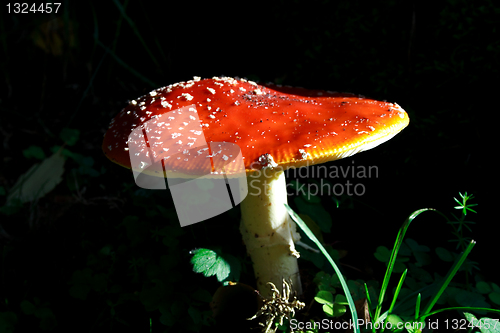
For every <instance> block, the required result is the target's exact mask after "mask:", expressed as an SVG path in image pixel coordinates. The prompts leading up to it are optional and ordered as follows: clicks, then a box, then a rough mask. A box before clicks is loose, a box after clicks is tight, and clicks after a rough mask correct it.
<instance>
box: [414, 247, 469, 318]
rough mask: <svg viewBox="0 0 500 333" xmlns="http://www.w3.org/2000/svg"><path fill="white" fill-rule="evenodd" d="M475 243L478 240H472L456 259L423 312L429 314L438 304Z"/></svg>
mask: <svg viewBox="0 0 500 333" xmlns="http://www.w3.org/2000/svg"><path fill="white" fill-rule="evenodd" d="M474 245H476V242H475V241H474V240H472V241H471V242H470V243H469V245H468V246H467V248H466V249H465V251H464V252H463V253H462V255H461V256H460V257H459V258H458V259H457V260H456V261H455V264H454V265H453V266H452V267H451V269H450V270H449V271H448V274H447V275H446V277H445V279H444V281H443V284H442V285H441V287H440V288H439V291H438V292H437V293H436V294H435V295H434V297H433V298H432V299H431V300H430V301H429V303H428V304H427V306H426V308H425V310H424V312H423V314H424V315H426V314H428V313H430V312H431V310H432V307H433V306H434V304H436V302H437V301H438V299H439V297H441V295H442V294H443V292H444V290H445V289H446V287H448V284H449V283H450V281H451V279H453V277H454V276H455V274H456V273H457V271H458V269H459V268H460V266H462V264H463V263H464V261H465V259H466V258H467V256H468V255H469V253H470V251H472V248H473V247H474Z"/></svg>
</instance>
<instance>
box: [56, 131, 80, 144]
mask: <svg viewBox="0 0 500 333" xmlns="http://www.w3.org/2000/svg"><path fill="white" fill-rule="evenodd" d="M79 137H80V130H77V129H71V128H66V127H65V128H63V130H62V131H61V133H60V134H59V138H60V139H61V140H63V141H64V142H65V143H66V144H67V145H68V146H73V145H74V144H75V143H76V142H77V141H78V138H79Z"/></svg>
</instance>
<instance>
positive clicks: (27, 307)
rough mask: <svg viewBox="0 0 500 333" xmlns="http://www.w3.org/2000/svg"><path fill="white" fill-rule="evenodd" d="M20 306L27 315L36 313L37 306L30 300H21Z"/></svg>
mask: <svg viewBox="0 0 500 333" xmlns="http://www.w3.org/2000/svg"><path fill="white" fill-rule="evenodd" d="M20 306H21V310H22V311H23V312H24V313H25V314H27V315H30V314H33V313H35V310H36V307H35V306H34V305H33V303H31V302H30V301H26V300H24V301H22V302H21V305H20Z"/></svg>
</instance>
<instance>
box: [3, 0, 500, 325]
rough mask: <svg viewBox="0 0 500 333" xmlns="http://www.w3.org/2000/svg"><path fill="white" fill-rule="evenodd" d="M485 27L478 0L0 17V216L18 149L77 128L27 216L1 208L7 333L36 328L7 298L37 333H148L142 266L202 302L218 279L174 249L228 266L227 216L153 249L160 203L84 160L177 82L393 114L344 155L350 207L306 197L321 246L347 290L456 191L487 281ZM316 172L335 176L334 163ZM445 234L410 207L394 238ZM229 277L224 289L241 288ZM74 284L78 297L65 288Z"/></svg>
mask: <svg viewBox="0 0 500 333" xmlns="http://www.w3.org/2000/svg"><path fill="white" fill-rule="evenodd" d="M499 18H500V7H499V6H498V4H497V3H495V2H494V1H465V0H464V1H460V0H457V1H452V0H449V1H437V2H432V5H431V4H430V3H426V2H415V1H404V2H403V1H371V2H370V3H369V4H367V3H366V2H360V1H271V2H265V1H252V2H250V1H248V2H226V3H219V2H218V3H213V2H208V1H207V2H189V1H187V2H185V3H184V4H179V3H178V2H175V3H172V4H171V3H170V2H169V1H164V2H162V3H161V4H159V3H158V2H154V3H153V2H140V1H136V0H128V1H123V0H121V1H120V0H117V1H107V2H104V1H78V2H76V1H71V2H70V1H66V2H63V3H62V5H61V7H60V9H59V13H58V14H41V13H28V14H14V13H10V14H9V13H8V12H7V7H6V6H5V4H3V5H2V8H1V9H0V19H1V21H0V29H1V30H0V34H1V45H0V55H1V56H0V59H1V60H0V61H1V63H0V68H1V70H2V80H1V86H0V133H1V138H2V140H1V141H2V142H1V144H2V154H1V155H2V156H1V158H2V159H1V164H0V186H1V187H2V196H0V200H1V201H0V203H1V204H5V201H6V197H7V195H8V193H9V189H10V188H11V187H12V186H13V184H14V183H15V181H16V180H17V179H18V177H19V176H20V175H21V174H23V173H25V172H26V171H27V170H28V169H29V168H30V167H31V166H32V165H33V164H34V163H37V162H39V161H40V160H37V159H33V158H27V157H26V156H25V155H24V154H23V150H25V149H27V148H28V147H30V146H31V145H36V146H39V147H41V148H42V149H43V151H44V152H45V154H46V156H50V155H51V149H52V148H53V147H54V146H61V145H63V141H62V140H61V139H60V132H61V131H62V129H63V128H70V129H77V130H79V139H78V141H77V142H76V144H75V145H73V146H68V145H66V146H65V148H66V149H68V150H69V151H71V152H72V153H75V154H80V155H79V156H80V158H68V159H67V162H66V165H65V174H64V176H63V181H62V182H61V183H60V184H59V185H58V186H57V187H56V188H55V189H54V190H53V191H52V192H50V193H49V194H47V195H46V196H44V197H43V198H41V199H40V200H38V201H37V202H36V203H25V204H24V205H23V206H22V207H21V208H20V209H17V210H14V211H12V210H8V209H4V210H3V211H2V214H1V215H0V219H1V223H0V226H1V228H2V229H0V232H1V235H0V236H1V238H2V239H1V242H2V267H1V274H0V279H1V281H0V283H1V285H0V288H1V289H0V296H1V297H0V311H2V312H11V313H12V312H13V313H15V314H16V317H17V324H15V325H14V326H15V327H16V329H17V331H25V329H33V328H35V329H36V328H37V327H38V325H39V323H40V321H41V320H43V318H45V317H43V316H41V317H36V316H33V314H32V313H30V312H29V311H26V310H25V308H23V306H22V304H23V303H22V302H23V301H25V300H27V301H29V302H30V303H32V304H35V303H36V300H35V298H37V299H39V305H37V306H38V307H39V308H40V307H41V308H43V307H44V308H45V309H50V311H51V312H52V313H53V314H54V317H55V319H53V318H52V317H51V318H52V319H50V320H52V322H51V323H52V326H51V325H49V324H50V323H49V324H48V327H49V328H52V329H54V330H64V329H68V328H69V327H71V325H75V323H79V325H82V327H85V328H86V330H88V331H92V330H97V331H98V330H100V329H103V327H104V330H105V331H113V330H115V329H116V330H118V329H119V330H121V331H123V330H126V329H133V328H137V327H139V328H141V329H142V331H144V330H146V329H148V328H149V319H148V318H150V317H151V318H153V322H154V325H153V327H157V326H155V325H157V324H158V317H160V315H161V313H163V312H161V311H160V313H158V306H157V305H151V304H150V303H148V301H147V297H146V296H144V295H145V294H147V293H148V292H150V293H154V291H155V289H152V288H153V287H151V288H150V289H151V290H153V291H151V290H150V289H148V288H149V287H148V286H151V285H154V283H153V282H151V281H149V280H148V277H149V276H150V275H148V274H149V273H148V272H149V271H148V269H149V268H151V265H152V264H151V263H152V262H154V261H155V260H157V259H158V258H157V257H154V256H155V255H156V256H159V254H158V253H163V252H165V253H175V255H176V256H177V257H178V258H179V261H178V262H176V265H177V266H176V267H177V268H175V270H176V274H178V275H179V276H180V277H181V278H177V279H174V282H175V283H177V284H178V285H179V288H180V289H179V290H182V287H181V286H184V287H185V288H187V289H189V288H191V287H193V286H197V285H200V284H203V289H204V290H206V291H208V292H210V293H213V292H214V290H215V289H216V288H217V286H218V284H217V283H216V281H215V279H214V278H203V277H202V276H201V275H200V274H195V273H193V272H192V271H191V270H190V266H189V258H190V256H189V254H188V251H189V250H191V249H194V248H196V247H203V246H220V247H222V249H223V250H224V249H227V251H228V252H231V251H235V253H239V254H240V255H241V257H242V258H243V257H244V249H243V248H242V247H241V243H240V242H239V237H238V236H236V235H238V233H237V232H238V231H237V229H238V227H237V225H238V223H239V217H238V214H239V212H238V210H234V211H231V212H229V213H226V214H224V215H221V216H220V217H216V218H213V219H211V220H209V221H205V222H203V223H200V224H199V225H196V226H192V227H188V228H184V229H183V230H182V231H183V232H184V235H183V236H179V239H181V240H182V241H181V242H179V244H173V243H175V242H176V241H175V240H174V238H175V237H174V238H168V235H161V236H160V238H162V237H163V240H164V243H169V242H170V243H169V245H167V247H163V248H162V247H161V246H163V245H162V244H160V245H161V246H159V245H158V244H156V243H155V244H156V245H155V244H152V242H153V241H152V240H151V239H150V238H149V237H150V235H151V230H155V228H156V229H157V230H158V229H160V230H161V228H163V227H164V225H169V226H170V227H171V228H172V229H168V230H173V229H174V228H176V227H178V222H177V221H176V217H175V210H173V205H172V201H171V198H170V197H169V194H168V193H144V191H138V189H137V188H135V185H134V183H133V178H132V175H131V174H130V172H129V171H128V170H126V169H124V168H121V167H119V166H117V165H115V164H113V163H111V162H110V161H108V160H107V159H106V157H105V156H104V155H103V153H102V151H101V143H102V137H103V135H104V133H105V131H106V129H107V126H108V124H109V122H110V120H111V119H112V118H113V117H114V116H115V115H116V114H117V113H118V112H119V111H120V109H121V108H122V107H123V106H124V105H125V104H126V101H127V100H129V99H133V98H136V97H138V96H140V95H143V94H145V93H147V92H149V91H150V90H152V89H153V88H156V87H160V86H163V85H168V84H171V83H175V82H178V81H186V80H189V79H191V78H192V77H193V76H201V77H202V78H206V77H212V76H221V75H226V76H239V77H247V78H249V79H252V80H255V81H260V82H275V83H281V84H287V85H292V86H302V87H306V88H315V89H324V90H334V91H345V92H353V93H360V94H363V95H365V96H368V97H371V98H375V99H381V100H388V101H390V102H397V103H398V104H399V105H401V106H402V107H403V108H404V109H405V110H406V111H407V112H408V113H409V116H410V125H409V127H408V128H406V129H405V130H403V131H402V132H401V133H400V134H399V135H397V136H396V137H395V138H393V139H392V140H391V141H389V142H387V143H385V144H383V145H382V146H380V147H377V148H376V149H373V150H371V151H368V152H364V153H362V154H360V155H356V156H354V157H353V158H352V159H354V161H355V163H356V165H365V166H370V165H376V166H378V169H379V177H378V178H376V179H369V180H366V181H365V180H363V183H364V184H365V185H366V194H365V195H364V196H362V197H354V198H351V199H349V200H348V199H346V198H344V201H343V202H348V203H349V204H350V206H349V205H346V206H342V205H341V207H340V208H339V209H336V208H335V207H334V204H333V201H332V200H331V198H329V197H328V196H324V197H322V198H321V200H322V205H323V206H324V207H325V208H326V209H327V210H328V211H329V212H330V214H331V216H332V219H333V228H332V233H331V234H329V235H327V236H325V238H326V240H327V241H328V243H330V244H333V246H334V248H337V249H342V250H347V251H348V252H347V253H348V255H347V256H346V257H345V260H346V262H347V263H349V264H350V265H354V266H356V267H359V268H360V269H361V270H365V269H366V272H365V273H364V274H365V275H363V276H361V278H376V279H380V280H381V279H382V277H383V271H384V266H383V264H381V263H379V262H377V261H375V260H374V258H373V255H372V254H373V253H374V252H375V249H376V247H377V246H379V245H385V246H387V247H391V246H392V244H393V242H394V239H395V236H396V234H397V230H398V229H399V227H400V225H401V224H402V223H403V221H404V219H405V218H406V217H407V216H408V215H409V214H410V213H412V212H413V211H414V210H416V209H419V208H425V207H433V208H436V209H439V210H441V211H442V212H443V213H445V214H446V215H448V216H449V217H450V218H451V213H452V212H453V211H454V210H453V206H455V205H456V203H455V201H454V200H453V197H456V198H458V193H459V192H462V193H464V192H465V191H467V193H469V194H474V196H475V199H474V200H473V202H475V203H478V204H479V205H478V206H477V207H476V208H477V211H478V214H471V216H470V220H472V221H475V222H476V223H477V224H476V225H475V226H473V232H472V234H470V236H471V237H473V238H474V239H475V240H476V241H477V245H476V247H475V248H474V250H473V253H472V254H471V258H472V259H473V260H474V261H476V262H478V263H479V266H480V268H481V273H482V274H484V275H485V276H486V278H487V280H488V281H493V282H497V283H498V282H500V281H498V276H497V275H496V274H495V268H496V264H493V263H494V262H496V261H497V254H498V250H497V248H496V246H495V242H496V238H497V237H496V235H495V234H494V231H493V230H494V229H493V228H494V226H495V224H496V222H497V221H496V220H495V219H494V218H492V215H486V214H487V208H488V205H487V204H486V200H487V197H488V196H489V195H490V196H491V192H489V193H488V192H487V189H488V188H490V187H491V186H492V185H491V183H492V182H493V181H494V180H495V179H496V177H494V176H493V175H495V176H496V172H495V173H490V171H489V170H490V169H489V168H487V167H486V162H485V161H488V162H487V163H488V164H489V165H491V163H493V162H492V159H491V158H489V159H488V158H487V156H488V155H487V154H491V153H492V152H494V151H493V149H491V148H489V147H491V145H492V144H493V143H494V142H495V143H496V141H494V140H495V139H491V138H490V135H491V133H492V132H494V129H490V126H489V125H490V124H494V120H493V119H491V120H490V117H492V116H493V114H494V113H495V111H497V110H498V106H497V105H495V103H494V101H495V96H497V92H498V78H499V59H500V36H499V31H498V23H497V22H498V21H499ZM485 142H486V143H485ZM89 158H90V159H89ZM332 163H336V164H338V165H345V166H347V165H351V159H348V160H345V161H336V162H332ZM82 168H83V169H82ZM495 171H496V170H495ZM75 184H76V185H75ZM487 185H490V186H487ZM290 201H291V202H292V203H293V200H290ZM159 206H161V207H164V208H165V209H164V210H162V209H161V208H158V207H159ZM455 214H456V216H459V214H460V212H459V211H455ZM486 216H488V218H486ZM131 217H133V218H132V220H130V219H131ZM127 218H128V220H127ZM134 218H135V219H136V220H134ZM124 219H125V220H124ZM130 221H132V222H130ZM179 229H180V228H179ZM450 231H451V228H450V226H449V225H447V224H446V221H445V220H444V219H443V218H441V217H440V216H439V215H437V214H433V213H429V212H428V213H425V214H424V215H422V216H421V217H419V218H418V219H417V220H416V221H415V222H413V224H412V226H411V227H410V229H409V231H408V237H411V238H413V239H415V240H417V241H418V242H419V243H420V244H426V245H428V246H430V247H431V248H433V247H435V246H447V247H449V248H450V249H453V245H451V244H449V243H447V240H448V239H450V238H452V236H451V233H450ZM227 235H230V236H229V240H228V238H224V237H225V236H227ZM134 237H135V238H134ZM165 239H168V240H167V241H165ZM177 241H178V240H177ZM172 242H173V243H172ZM160 243H161V242H160ZM172 244H173V245H172ZM148 245H149V246H150V247H149V248H148ZM106 248H107V249H108V250H109V251H108V250H103V249H106ZM234 249H238V250H234ZM107 251H108V252H107ZM169 251H170V252H169ZM103 253H104V254H103ZM110 253H111V254H113V256H112V257H113V258H111V254H110ZM231 253H232V252H231ZM103 256H104V257H103ZM106 256H108V257H106ZM110 258H111V259H110ZM137 258H142V259H143V260H144V261H145V262H146V263H145V264H143V265H142V266H141V265H139V266H138V267H139V268H138V269H139V273H137V271H136V270H135V268H134V267H132V266H131V265H132V264H131V263H130V260H132V259H137ZM144 258H145V259H144ZM148 258H149V259H148ZM151 258H152V259H151ZM155 258H156V259H155ZM148 263H149V264H151V265H149V264H148ZM247 263H248V262H247ZM148 265H149V266H148ZM110 267H113V270H111V268H110ZM131 267H132V268H131ZM148 267H149V268H148ZM367 267H368V268H367ZM86 268H90V269H91V270H92V273H90V278H89V279H90V280H89V281H91V282H88V281H87V280H85V278H81V279H83V280H85V281H87V282H81V283H80V282H78V281H76V280H78V279H79V278H78V277H75V271H80V272H81V271H83V270H84V269H86ZM248 269H250V268H248ZM134 270H135V271H134ZM367 272H372V273H373V276H372V275H370V274H371V273H367ZM346 273H347V274H349V273H350V272H349V271H347V272H346ZM78 274H79V273H78ZM78 274H77V275H78ZM82 274H83V273H82ZM99 274H100V275H99ZM246 274H247V275H245V274H243V277H242V279H245V278H246V279H248V282H249V283H251V272H250V273H246ZM353 274H354V273H353ZM83 275H85V274H83ZM78 276H80V275H78ZM96 276H97V277H96ZM99 279H101V280H104V281H105V282H102V281H101V282H102V283H103V284H101V285H99V283H100V282H99V281H100V280H99ZM208 279H211V280H208ZM98 280H99V281H98ZM130 280H132V282H130ZM75 281H76V282H75ZM96 281H97V282H96ZM85 283H87V284H88V286H87V287H85V288H87V289H88V291H87V293H88V294H86V295H85V297H83V296H82V294H81V290H80V289H78V288H80V287H75V286H79V285H81V284H85ZM96 285H98V286H97V287H96ZM116 286H118V287H116ZM114 287H116V288H117V289H116V290H114V289H113V290H112V288H114ZM71 288H74V289H73V291H71V290H72V289H71ZM82 288H83V287H82ZM75 289H77V292H75ZM118 289H119V290H118ZM176 289H177V288H176ZM110 290H112V291H110ZM189 290H190V289H189ZM72 292H73V293H72ZM78 292H80V294H78ZM75 293H76V294H78V295H80V296H81V297H80V299H78V297H75ZM120 295H121V296H120ZM123 295H127V296H126V297H125V298H124V296H123ZM124 299H125V300H124ZM145 299H146V300H145ZM110 302H111V304H115V303H116V304H118V305H115V306H111V305H110ZM120 302H121V303H120ZM24 304H25V305H26V303H24ZM43 304H45V305H43ZM155 304H156V303H155ZM203 304H205V305H200V308H203V306H206V303H203ZM111 309H112V310H111ZM160 310H161V309H160ZM204 310H208V307H206V309H204ZM113 311H114V312H113ZM148 311H149V312H148ZM155 311H156V312H155ZM131 313H133V314H134V315H133V316H130V315H129V314H131ZM163 314H164V313H163ZM133 317H135V318H133ZM9 318H12V317H9ZM37 318H38V319H37ZM40 318H42V319H40ZM84 318H87V319H85V320H84ZM89 318H90V319H89ZM110 318H111V319H110ZM54 322H55V323H56V324H54ZM123 322H126V324H124V323H123ZM113 325H114V326H113ZM158 325H159V326H160V327H162V328H161V329H164V328H165V326H161V324H158Z"/></svg>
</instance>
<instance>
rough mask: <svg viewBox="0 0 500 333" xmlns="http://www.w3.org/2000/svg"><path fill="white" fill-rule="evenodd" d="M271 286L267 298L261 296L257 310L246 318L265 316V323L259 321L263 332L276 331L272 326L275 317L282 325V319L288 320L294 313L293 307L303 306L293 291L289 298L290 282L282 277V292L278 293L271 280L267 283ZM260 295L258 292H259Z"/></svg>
mask: <svg viewBox="0 0 500 333" xmlns="http://www.w3.org/2000/svg"><path fill="white" fill-rule="evenodd" d="M267 284H268V285H269V286H270V288H271V296H270V297H269V298H263V297H262V296H261V297H262V298H263V305H262V307H261V308H260V310H259V311H257V313H256V314H255V315H254V316H253V317H252V318H248V320H253V319H255V318H257V317H260V316H265V320H266V323H265V324H263V323H260V325H262V326H263V327H264V330H263V332H265V333H268V332H276V328H277V326H275V327H274V328H273V325H274V324H275V323H276V318H278V321H277V322H278V323H279V325H280V326H281V325H283V319H285V318H286V319H288V320H290V319H291V318H292V317H293V316H294V315H295V309H297V310H302V309H303V308H304V307H305V303H303V302H301V301H299V300H298V299H297V297H296V294H297V293H296V292H293V299H291V294H292V282H291V281H290V283H288V282H286V281H285V280H284V279H283V289H282V290H283V292H282V293H280V291H279V290H278V288H276V286H275V285H274V283H272V282H268V283H267ZM259 295H260V294H259Z"/></svg>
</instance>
